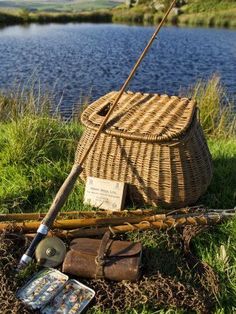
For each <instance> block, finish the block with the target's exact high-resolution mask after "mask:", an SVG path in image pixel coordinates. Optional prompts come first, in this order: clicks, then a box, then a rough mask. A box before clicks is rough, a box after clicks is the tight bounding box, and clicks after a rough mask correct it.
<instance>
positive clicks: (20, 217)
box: [0, 209, 166, 222]
mask: <svg viewBox="0 0 236 314" xmlns="http://www.w3.org/2000/svg"><path fill="white" fill-rule="evenodd" d="M158 212H159V210H158V209H136V210H123V211H112V210H106V211H94V210H93V211H69V212H61V213H59V214H58V216H57V218H62V219H64V218H99V217H133V216H134V217H137V216H138V217H139V216H144V215H153V214H155V213H158ZM165 212H166V211H165ZM45 216H46V213H22V214H0V222H3V221H13V222H19V221H26V220H34V221H35V220H36V221H37V220H42V219H43V218H44V217H45Z"/></svg>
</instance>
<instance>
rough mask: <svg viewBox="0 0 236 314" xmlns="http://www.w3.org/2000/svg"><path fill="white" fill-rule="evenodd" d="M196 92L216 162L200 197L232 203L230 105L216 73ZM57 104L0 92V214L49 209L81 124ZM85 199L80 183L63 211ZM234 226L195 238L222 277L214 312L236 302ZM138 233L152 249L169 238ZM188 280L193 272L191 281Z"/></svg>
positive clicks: (235, 192) (235, 194)
mask: <svg viewBox="0 0 236 314" xmlns="http://www.w3.org/2000/svg"><path fill="white" fill-rule="evenodd" d="M191 95H192V96H193V97H194V98H196V99H197V101H198V103H199V106H200V110H201V111H200V113H201V122H202V125H203V128H204V131H205V133H206V134H207V138H208V144H209V147H210V151H211V153H212V156H213V163H214V177H213V180H212V183H211V185H210V187H209V189H208V191H207V192H206V194H205V195H204V196H203V197H202V198H201V200H200V201H199V203H204V204H205V205H207V206H209V207H211V208H232V207H234V206H235V203H236V177H235V171H236V134H235V119H234V115H232V112H231V104H230V103H229V102H227V97H226V95H225V92H224V89H223V88H222V86H221V84H220V81H219V78H217V77H214V78H213V79H212V80H210V81H209V82H207V83H206V82H199V83H198V84H197V85H196V86H195V88H194V89H193V90H191ZM222 103H224V106H222ZM52 105H53V104H52V103H51V98H50V97H47V96H45V95H44V96H41V95H35V93H34V92H33V91H32V90H31V91H30V92H28V93H24V95H23V94H22V93H20V92H15V93H13V92H11V93H9V94H7V95H3V94H2V93H0V173H1V177H0V212H5V213H8V212H22V211H23V212H28V211H37V212H39V211H46V210H47V209H48V207H49V205H50V203H51V201H52V199H53V196H54V195H55V193H56V191H57V190H58V188H59V187H60V185H61V184H62V182H63V181H64V179H65V177H66V175H67V173H68V172H69V170H70V168H71V165H72V163H73V160H74V153H75V149H76V146H77V142H78V140H79V137H80V136H81V134H82V131H83V128H82V127H81V125H80V123H79V122H78V121H73V120H72V121H70V122H67V123H66V122H63V120H62V119H61V117H60V115H59V114H55V115H54V116H52V115H51V114H50V108H51V107H52ZM82 198H83V186H82V185H80V184H79V185H77V186H76V187H75V189H74V192H73V193H72V194H71V196H70V197H69V199H68V201H67V203H66V205H65V207H64V210H74V209H77V210H83V209H84V206H83V204H82ZM235 228H236V220H232V221H229V222H226V223H224V224H222V225H220V226H217V227H215V228H214V229H213V230H210V231H207V233H205V234H203V235H200V236H198V237H197V238H196V239H195V241H194V243H193V245H194V249H195V251H196V253H197V254H198V256H199V257H200V258H201V259H202V260H204V261H206V262H208V263H209V264H210V265H211V266H212V267H213V269H214V270H215V271H216V272H217V274H218V276H219V280H220V286H221V291H220V294H219V295H217V302H216V308H215V309H214V311H213V312H214V313H218V314H219V313H233V310H234V309H233V306H234V305H235V299H236V254H235V253H236V236H235ZM133 237H139V238H140V239H141V240H142V241H143V243H145V245H146V246H148V247H150V248H154V249H155V248H159V247H160V243H162V245H163V243H165V242H163V234H162V233H160V234H159V236H158V237H155V238H153V236H152V237H151V236H149V234H148V233H147V234H140V235H134V236H133ZM164 249H165V248H164ZM155 258H156V259H157V260H155ZM160 258H161V257H160V256H155V254H154V255H152V257H151V259H150V260H149V263H150V265H156V266H157V265H159V266H160V263H161V262H160V261H161V259H160ZM168 263H170V265H171V267H168ZM168 263H166V261H165V262H164V264H167V266H165V274H166V275H168V276H172V277H175V276H176V277H178V276H180V274H179V273H178V270H177V266H176V265H175V268H174V269H176V270H175V271H176V273H175V271H174V273H173V268H172V266H173V263H171V261H168ZM164 264H163V265H164ZM174 264H175V263H174ZM163 265H162V267H164V266H163ZM156 266H155V267H156ZM159 266H158V267H159ZM160 267H161V266H160ZM191 278H192V277H191V272H189V278H188V282H189V284H190V285H191V282H192V280H193V279H191ZM179 311H180V312H179V313H183V311H181V310H180V309H179ZM91 312H93V313H104V312H99V311H98V310H92V311H91ZM127 313H142V314H149V313H154V309H153V308H151V309H150V307H146V306H144V307H142V309H140V308H139V309H138V310H137V311H136V312H135V310H130V311H127ZM155 313H178V312H177V311H176V310H175V309H169V310H167V309H165V310H162V309H161V306H160V308H155Z"/></svg>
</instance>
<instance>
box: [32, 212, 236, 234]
mask: <svg viewBox="0 0 236 314" xmlns="http://www.w3.org/2000/svg"><path fill="white" fill-rule="evenodd" d="M234 215H235V214H234ZM230 217H232V215H229V216H227V215H220V214H217V213H214V214H210V215H209V214H202V215H198V216H195V217H191V216H190V217H188V216H186V217H180V218H174V217H167V218H165V219H163V220H161V219H160V220H159V221H153V222H148V221H142V222H140V223H138V224H129V223H128V224H123V225H119V226H106V227H95V228H87V229H83V228H81V229H75V230H53V231H51V232H50V233H49V234H48V235H49V236H57V237H60V238H86V237H94V236H101V235H103V234H104V233H105V232H106V231H108V230H110V231H111V232H112V233H113V234H120V233H126V232H134V231H144V230H148V229H158V230H165V229H170V228H181V227H184V226H188V225H189V226H191V225H193V226H196V225H214V224H217V223H220V222H222V221H224V220H226V219H229V218H230ZM26 236H27V237H29V238H32V237H34V236H35V234H26Z"/></svg>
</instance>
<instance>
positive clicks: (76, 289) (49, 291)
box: [17, 268, 95, 314]
mask: <svg viewBox="0 0 236 314" xmlns="http://www.w3.org/2000/svg"><path fill="white" fill-rule="evenodd" d="M68 279H69V278H68V276H66V275H65V274H63V273H61V272H59V271H58V270H55V269H52V268H48V269H45V270H43V271H41V272H39V273H37V274H36V275H35V276H33V278H31V279H30V280H29V281H28V282H27V283H26V284H25V285H24V286H23V287H22V288H21V289H20V290H19V291H18V293H17V297H18V298H19V299H20V300H21V301H22V302H23V303H25V304H26V305H28V306H29V307H30V308H31V309H34V310H40V313H42V314H77V313H81V312H82V311H83V310H84V309H85V308H86V307H87V305H88V304H89V302H90V301H91V300H92V299H93V297H94V295H95V292H94V291H93V290H92V289H90V288H88V287H86V286H85V285H83V284H82V283H80V282H78V281H77V280H74V279H70V280H68Z"/></svg>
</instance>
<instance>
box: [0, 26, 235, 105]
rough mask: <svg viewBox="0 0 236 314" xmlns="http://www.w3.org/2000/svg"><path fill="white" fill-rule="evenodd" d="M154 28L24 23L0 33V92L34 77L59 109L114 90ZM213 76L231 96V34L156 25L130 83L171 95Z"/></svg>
mask: <svg viewBox="0 0 236 314" xmlns="http://www.w3.org/2000/svg"><path fill="white" fill-rule="evenodd" d="M153 30H154V28H153V27H141V26H125V25H114V24H100V25H95V24H66V25H56V24H50V25H34V24H32V25H30V26H27V27H24V26H14V27H7V28H3V29H1V30H0V88H8V87H10V86H12V84H13V83H14V84H16V83H17V82H24V81H27V80H29V78H30V77H32V75H33V76H34V77H37V78H38V79H39V80H40V83H41V87H42V88H43V89H45V88H49V89H54V90H55V92H56V94H57V97H58V99H59V98H60V97H61V96H62V95H63V101H62V104H63V106H64V108H68V109H70V108H71V107H72V106H73V104H74V103H77V102H80V101H81V95H83V96H86V95H90V97H91V99H95V98H97V97H99V96H101V95H103V94H105V93H107V92H109V91H111V90H117V89H119V88H120V86H121V84H122V83H123V82H124V80H125V79H126V78H127V76H128V74H129V71H130V70H131V68H132V66H133V65H134V62H135V61H136V59H137V58H138V56H139V54H140V53H141V51H142V49H143V48H144V46H145V44H146V43H147V41H148V39H149V38H150V36H151V34H152V33H153ZM215 72H217V73H219V74H220V75H221V77H222V80H223V82H224V84H225V85H226V86H227V88H228V90H229V91H230V93H231V94H233V95H236V31H233V30H225V29H204V28H176V27H167V28H163V29H162V31H161V33H160V35H159V38H158V40H156V41H155V42H154V45H153V47H152V48H151V51H150V53H149V54H148V56H147V57H146V58H145V60H144V62H143V63H142V65H141V67H140V69H139V70H138V72H137V74H136V76H135V78H134V79H133V81H132V84H131V86H130V89H131V90H135V91H144V92H158V93H168V94H178V93H179V91H180V90H185V89H186V88H187V87H188V86H189V85H190V84H193V83H194V82H196V80H197V79H199V78H208V77H209V76H211V75H212V74H213V73H215Z"/></svg>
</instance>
